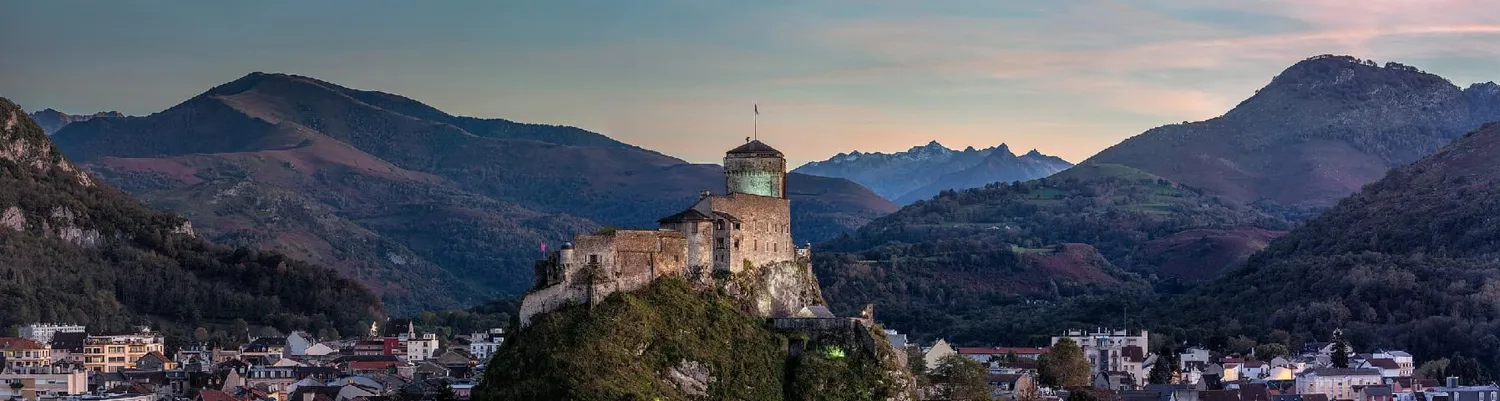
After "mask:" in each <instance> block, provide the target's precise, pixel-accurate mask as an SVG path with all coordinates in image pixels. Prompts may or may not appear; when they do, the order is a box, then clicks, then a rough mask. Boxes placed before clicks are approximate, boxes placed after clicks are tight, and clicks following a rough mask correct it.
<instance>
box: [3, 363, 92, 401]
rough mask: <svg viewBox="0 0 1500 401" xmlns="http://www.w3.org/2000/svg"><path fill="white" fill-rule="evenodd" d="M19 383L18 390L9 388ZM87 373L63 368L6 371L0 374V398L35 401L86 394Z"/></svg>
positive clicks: (87, 384)
mask: <svg viewBox="0 0 1500 401" xmlns="http://www.w3.org/2000/svg"><path fill="white" fill-rule="evenodd" d="M13 383H20V384H21V386H20V390H19V391H17V390H16V389H15V388H14V387H11V385H12V384H13ZM88 386H89V376H88V373H87V372H84V371H82V370H76V369H69V368H65V367H45V368H39V369H29V370H27V371H26V372H15V371H7V372H5V373H0V398H5V399H9V398H12V397H21V398H24V399H28V400H35V399H38V398H41V397H58V396H68V395H79V394H84V393H87V392H88Z"/></svg>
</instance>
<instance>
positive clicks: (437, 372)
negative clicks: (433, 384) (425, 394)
mask: <svg viewBox="0 0 1500 401" xmlns="http://www.w3.org/2000/svg"><path fill="white" fill-rule="evenodd" d="M437 377H448V368H447V367H444V366H443V365H439V364H437V363H435V362H433V361H426V362H422V363H421V364H419V365H417V367H416V369H414V370H413V371H412V379H413V380H427V379H431V378H437Z"/></svg>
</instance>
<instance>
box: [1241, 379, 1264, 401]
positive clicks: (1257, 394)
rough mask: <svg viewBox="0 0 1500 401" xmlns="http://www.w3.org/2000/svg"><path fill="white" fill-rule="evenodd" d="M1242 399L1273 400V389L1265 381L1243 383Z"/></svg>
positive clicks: (1252, 400)
mask: <svg viewBox="0 0 1500 401" xmlns="http://www.w3.org/2000/svg"><path fill="white" fill-rule="evenodd" d="M1240 401H1271V391H1270V389H1269V388H1268V387H1266V385H1265V383H1247V384H1241V385H1240Z"/></svg>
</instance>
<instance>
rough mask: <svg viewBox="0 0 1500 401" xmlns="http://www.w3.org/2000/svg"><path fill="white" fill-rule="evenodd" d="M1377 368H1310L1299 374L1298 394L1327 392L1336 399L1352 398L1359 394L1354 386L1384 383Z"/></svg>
mask: <svg viewBox="0 0 1500 401" xmlns="http://www.w3.org/2000/svg"><path fill="white" fill-rule="evenodd" d="M1382 382H1383V380H1382V378H1381V377H1380V371H1378V370H1375V369H1340V368H1316V369H1308V370H1306V371H1304V372H1302V373H1300V374H1298V375H1297V393H1298V394H1326V395H1328V397H1330V398H1333V399H1336V400H1350V399H1354V397H1355V396H1356V395H1357V394H1356V393H1355V391H1354V386H1361V385H1375V384H1382Z"/></svg>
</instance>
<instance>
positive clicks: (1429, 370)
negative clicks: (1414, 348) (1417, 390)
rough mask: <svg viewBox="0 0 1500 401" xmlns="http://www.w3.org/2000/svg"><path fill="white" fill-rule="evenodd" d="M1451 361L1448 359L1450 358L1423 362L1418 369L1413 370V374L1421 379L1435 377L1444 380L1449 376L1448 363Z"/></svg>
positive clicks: (1434, 378)
mask: <svg viewBox="0 0 1500 401" xmlns="http://www.w3.org/2000/svg"><path fill="white" fill-rule="evenodd" d="M1450 363H1451V362H1449V361H1448V358H1443V359H1438V360H1434V361H1427V362H1423V363H1422V366H1419V367H1417V371H1416V372H1413V373H1412V375H1413V376H1416V377H1417V378H1421V379H1433V380H1438V381H1441V380H1443V377H1445V376H1447V373H1448V365H1449V364H1450Z"/></svg>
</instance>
